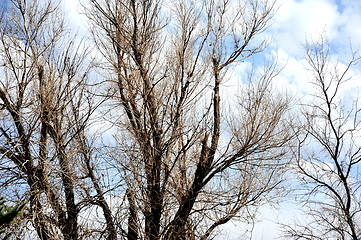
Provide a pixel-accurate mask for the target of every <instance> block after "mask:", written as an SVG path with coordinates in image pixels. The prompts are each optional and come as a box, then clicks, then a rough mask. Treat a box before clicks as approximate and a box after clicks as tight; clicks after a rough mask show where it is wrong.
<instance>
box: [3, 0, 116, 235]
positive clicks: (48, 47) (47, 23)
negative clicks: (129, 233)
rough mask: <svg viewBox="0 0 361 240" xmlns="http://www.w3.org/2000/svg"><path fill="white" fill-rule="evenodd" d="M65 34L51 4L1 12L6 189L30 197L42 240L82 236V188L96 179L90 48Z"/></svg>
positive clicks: (23, 1) (18, 4) (19, 3)
mask: <svg viewBox="0 0 361 240" xmlns="http://www.w3.org/2000/svg"><path fill="white" fill-rule="evenodd" d="M67 34H68V33H67V32H66V28H65V24H64V20H63V18H62V16H61V12H60V11H59V9H58V6H57V5H56V4H55V3H54V2H53V1H37V0H13V1H9V2H8V3H7V5H6V9H5V10H4V11H3V14H2V19H1V29H0V62H1V70H0V71H1V77H0V99H1V100H0V107H1V117H0V118H1V123H0V153H1V163H0V174H1V180H0V183H1V184H0V186H1V188H2V190H3V191H4V193H6V194H7V195H6V197H8V198H11V197H13V198H14V197H15V198H16V197H17V196H15V195H14V193H20V195H22V196H26V198H29V204H30V206H29V208H28V214H27V218H28V220H29V221H30V222H31V224H32V225H33V227H34V229H35V230H36V233H37V237H38V238H40V239H43V240H46V239H69V240H70V239H80V238H82V237H81V236H82V235H81V232H82V231H81V229H82V227H81V225H82V223H81V222H79V219H80V218H79V216H80V211H81V210H82V208H83V207H84V205H85V204H86V200H87V199H88V198H82V195H84V194H81V193H82V192H83V193H84V191H81V190H82V187H81V186H83V185H84V184H86V183H87V182H89V183H88V185H89V184H90V185H91V186H93V185H94V184H93V185H92V182H93V183H94V182H96V181H95V179H93V178H94V173H93V169H92V168H91V165H90V164H89V161H90V160H89V153H90V148H89V146H87V145H85V142H86V141H87V138H86V134H85V130H86V127H87V126H88V122H89V119H90V116H91V114H92V112H93V111H94V109H95V105H96V104H95V103H94V101H93V99H92V97H91V95H90V93H89V89H88V85H87V81H88V73H89V69H88V67H87V66H85V63H84V61H85V57H86V55H87V53H88V50H87V49H86V48H84V47H82V45H81V44H79V45H78V44H77V43H75V42H76V39H75V38H69V37H68V36H67ZM92 174H93V175H92ZM90 179H91V180H92V181H90ZM97 190H98V189H97ZM93 199H94V197H93ZM95 199H96V201H97V203H98V204H101V203H102V200H101V197H100V199H97V198H95ZM14 200H16V199H14ZM103 205H104V203H103ZM103 208H104V206H103ZM109 232H111V229H109ZM31 238H34V236H32V237H31Z"/></svg>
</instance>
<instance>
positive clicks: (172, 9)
mask: <svg viewBox="0 0 361 240" xmlns="http://www.w3.org/2000/svg"><path fill="white" fill-rule="evenodd" d="M90 4H91V7H90V8H89V9H87V15H88V17H89V18H90V20H91V21H92V22H93V24H94V27H93V28H92V32H93V36H94V40H95V42H96V46H97V47H98V50H99V52H100V53H101V54H102V57H99V61H100V64H101V66H102V70H103V71H106V72H107V73H108V75H105V78H106V80H107V81H106V86H107V92H106V96H110V97H111V98H112V101H111V105H109V106H111V107H112V110H109V112H108V115H107V117H108V120H109V121H111V122H112V124H114V125H115V126H117V127H118V130H119V131H118V135H117V137H116V140H117V145H116V146H114V148H113V149H111V150H110V151H109V156H110V159H113V160H110V161H113V162H114V166H115V168H114V171H118V173H119V175H120V176H122V180H121V181H122V183H120V185H122V184H125V186H126V188H127V191H125V189H124V191H123V192H122V191H114V193H113V194H112V196H113V198H114V199H118V201H119V202H120V199H123V197H122V195H123V196H125V195H126V199H127V200H128V208H126V209H125V208H124V206H125V205H123V204H119V205H120V206H119V208H117V209H114V211H117V212H118V215H119V216H120V217H123V218H121V219H123V220H120V222H119V223H118V224H117V225H118V227H119V228H121V229H123V230H120V231H119V232H120V233H126V234H124V235H123V236H124V237H126V238H127V239H129V240H131V239H139V238H140V239H210V238H211V237H212V236H213V234H214V233H215V230H216V229H217V228H218V227H219V226H221V225H222V224H225V223H227V222H228V221H230V220H231V219H239V218H240V217H241V218H242V217H243V218H244V219H246V218H251V217H252V216H251V215H250V214H247V211H248V210H249V207H251V206H254V207H256V206H258V205H260V204H261V203H262V202H263V201H265V200H266V199H267V196H268V194H269V193H270V192H271V191H272V190H275V189H277V187H278V185H279V183H280V182H281V181H282V174H281V173H282V166H283V163H284V159H285V157H286V152H287V151H286V150H285V147H287V146H288V144H289V143H290V140H291V139H292V137H293V136H294V134H293V133H292V129H290V128H289V125H288V124H289V122H288V120H289V119H287V116H286V113H287V110H288V108H289V99H287V98H286V97H285V96H281V95H277V94H275V92H276V90H275V89H274V88H272V84H271V82H272V79H273V78H274V77H275V76H276V75H277V73H278V71H277V70H276V67H275V65H271V66H269V67H266V68H264V69H263V71H261V70H260V69H255V70H254V71H253V73H252V74H250V75H249V79H247V80H242V81H243V83H244V84H243V85H242V86H243V90H242V91H240V92H239V94H238V95H239V98H238V100H239V101H238V103H237V104H233V105H236V107H233V108H231V107H228V105H227V101H226V99H227V96H225V95H227V94H222V91H221V90H222V88H224V86H223V84H225V81H226V78H227V76H228V75H227V73H228V72H229V69H230V67H231V66H232V65H235V64H237V63H241V62H242V61H244V60H245V59H247V58H249V57H251V56H252V55H254V54H256V53H260V52H262V51H263V49H264V48H265V46H266V42H265V41H264V40H262V39H261V38H260V35H261V33H262V32H263V31H264V30H265V29H266V28H267V26H268V23H269V21H270V19H271V18H272V16H273V12H274V4H275V3H274V2H273V1H257V0H255V1H253V0H252V1H251V0H250V1H248V0H246V1H239V2H237V3H236V1H228V0H220V1H218V0H217V1H198V2H197V1H196V2H193V1H176V2H172V3H170V2H165V1H159V0H155V1H148V0H124V1H105V0H104V1H102V0H93V1H90ZM240 82H241V80H240ZM221 98H222V99H224V104H222V103H221ZM114 106H115V107H114ZM116 193H118V194H120V196H116ZM248 220H249V219H248ZM126 222H128V224H126ZM125 229H128V230H125Z"/></svg>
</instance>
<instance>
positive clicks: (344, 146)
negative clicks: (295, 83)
mask: <svg viewBox="0 0 361 240" xmlns="http://www.w3.org/2000/svg"><path fill="white" fill-rule="evenodd" d="M330 51H331V50H330V47H329V45H328V43H327V42H326V41H325V40H324V39H323V38H321V40H320V41H318V42H312V43H309V44H308V45H307V47H306V56H307V60H308V66H309V67H310V70H311V71H312V77H313V80H312V83H313V85H314V88H315V91H316V92H315V94H314V97H313V100H312V102H311V103H309V104H305V107H304V111H303V115H304V117H305V120H306V125H305V129H304V132H305V135H304V138H303V139H302V140H300V148H299V152H298V157H297V172H298V174H299V178H300V180H301V183H302V186H304V187H305V188H304V189H303V192H302V193H303V194H302V195H303V198H302V201H304V203H305V206H306V210H305V213H306V216H307V220H309V221H306V222H305V223H301V222H299V223H297V224H296V225H295V226H288V227H287V228H286V231H285V232H286V235H287V236H291V237H292V238H294V239H343V240H346V239H352V240H356V239H360V237H361V228H360V227H361V222H360V216H361V215H360V210H361V206H360V202H361V199H360V187H361V182H360V169H359V168H360V161H361V155H360V151H361V145H360V130H361V125H360V123H361V122H360V120H361V118H360V106H359V100H358V99H357V98H356V99H352V98H351V97H350V96H349V95H348V94H347V91H346V90H345V88H344V86H345V85H347V84H348V83H349V81H350V80H351V77H350V70H351V68H352V67H353V66H354V65H355V64H356V63H358V62H359V60H360V57H359V56H358V54H357V52H353V53H352V55H351V59H350V60H349V61H348V62H347V63H346V64H341V63H339V62H337V63H335V62H334V61H332V59H331V57H330ZM346 89H347V88H346Z"/></svg>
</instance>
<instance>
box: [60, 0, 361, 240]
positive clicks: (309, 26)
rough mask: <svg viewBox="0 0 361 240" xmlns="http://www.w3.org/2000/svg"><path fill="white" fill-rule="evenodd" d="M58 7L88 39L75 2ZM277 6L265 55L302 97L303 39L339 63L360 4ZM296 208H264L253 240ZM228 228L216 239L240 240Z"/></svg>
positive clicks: (357, 82)
mask: <svg viewBox="0 0 361 240" xmlns="http://www.w3.org/2000/svg"><path fill="white" fill-rule="evenodd" d="M83 2H85V1H83ZM62 6H63V7H64V8H65V9H66V13H67V18H68V20H69V24H70V25H71V26H72V27H74V28H75V29H77V30H78V31H79V33H80V34H86V23H85V17H84V16H82V15H80V14H79V11H80V8H79V3H78V2H77V1H75V0H63V2H62ZM277 6H278V11H277V13H276V15H275V17H274V18H273V20H272V21H273V22H272V25H271V27H270V28H269V29H268V31H267V32H266V34H267V35H268V37H269V38H270V39H272V41H271V45H270V48H269V49H268V51H269V52H270V53H271V54H274V55H277V58H278V60H279V61H280V65H281V66H285V67H284V69H283V71H282V72H281V74H280V75H279V77H278V79H277V82H276V84H278V85H279V86H281V87H285V88H287V89H288V91H291V92H294V93H297V94H299V95H300V96H302V95H305V94H307V93H309V92H310V91H312V88H311V87H310V84H309V81H310V79H309V74H308V73H307V71H306V70H305V67H306V61H305V59H304V44H305V42H306V40H308V41H312V40H317V39H318V38H319V37H320V35H321V34H323V35H324V36H325V38H326V39H327V40H328V42H329V44H330V46H331V59H332V60H333V61H340V62H341V63H342V62H343V61H345V59H346V60H347V57H349V56H350V46H352V48H353V49H354V50H356V49H359V48H361V1H360V0H278V2H277ZM341 67H342V64H341ZM351 74H352V75H353V79H352V80H351V81H349V83H348V84H347V87H346V88H347V89H346V90H345V93H346V92H347V91H348V90H350V91H351V89H355V88H356V87H360V86H361V77H360V76H361V73H360V65H357V66H356V67H355V68H354V69H352V71H351ZM296 208H297V206H296V205H293V204H292V203H286V204H282V205H281V206H280V208H279V210H275V209H270V208H267V207H265V208H262V209H261V211H260V212H261V214H260V218H263V219H264V220H263V221H262V222H260V223H258V224H256V225H255V229H254V232H253V238H252V239H256V240H261V239H265V240H271V239H276V237H277V234H278V230H279V229H278V226H277V224H276V223H277V221H281V222H282V221H283V222H285V221H291V219H292V218H293V217H294V215H297V211H296V210H295V209H296ZM226 229H227V231H226V232H227V237H225V236H223V237H222V238H220V239H238V238H236V237H234V236H236V234H237V233H239V232H240V229H241V227H240V226H238V225H233V224H228V225H227V227H226ZM232 236H233V237H232Z"/></svg>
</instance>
